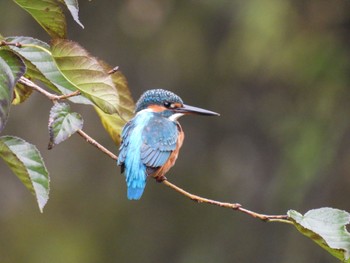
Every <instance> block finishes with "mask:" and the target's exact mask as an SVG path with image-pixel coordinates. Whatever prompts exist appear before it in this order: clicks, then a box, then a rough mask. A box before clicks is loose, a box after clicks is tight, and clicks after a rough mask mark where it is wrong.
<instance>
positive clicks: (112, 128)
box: [95, 107, 126, 145]
mask: <svg viewBox="0 0 350 263" xmlns="http://www.w3.org/2000/svg"><path fill="white" fill-rule="evenodd" d="M95 110H96V112H97V114H98V116H99V117H100V120H101V123H102V125H103V127H104V128H105V130H106V131H107V133H108V134H109V136H110V137H111V138H112V140H113V141H114V142H115V143H116V145H119V144H120V134H121V132H122V129H123V127H124V125H125V123H126V121H125V120H123V119H122V118H121V117H120V116H119V115H118V114H117V113H114V114H107V113H105V112H103V111H102V110H100V109H99V108H97V107H95Z"/></svg>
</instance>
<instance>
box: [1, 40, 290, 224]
mask: <svg viewBox="0 0 350 263" xmlns="http://www.w3.org/2000/svg"><path fill="white" fill-rule="evenodd" d="M1 43H2V42H1ZM10 44H12V43H10ZM116 70H117V68H116ZM111 73H113V72H111ZM19 82H20V83H22V84H23V85H26V86H28V87H31V88H33V89H34V90H36V91H37V92H39V93H41V94H43V95H44V96H46V97H47V98H48V99H49V100H51V101H52V102H53V103H55V102H57V101H59V100H62V99H67V98H69V97H72V96H76V95H79V94H80V93H79V91H75V92H73V93H71V94H67V95H61V96H58V95H55V94H52V93H50V92H48V91H46V90H44V89H43V88H41V87H40V86H38V85H36V84H35V83H34V82H32V81H30V80H29V79H27V78H24V77H21V78H20V80H19ZM77 133H78V134H79V135H80V136H81V137H83V138H84V139H85V140H86V141H87V142H88V143H90V144H91V145H93V146H95V147H96V148H97V149H99V150H100V151H101V152H103V153H104V154H106V155H108V156H109V157H110V158H112V159H113V160H118V156H116V155H115V154H114V153H112V152H111V151H109V150H108V149H106V148H105V147H104V146H102V145H101V144H100V143H98V142H97V141H96V140H94V139H93V138H91V137H90V136H89V135H88V134H86V133H85V132H84V131H83V130H78V131H77ZM162 183H163V184H164V185H166V186H168V187H169V188H171V189H173V190H175V191H176V192H178V193H180V194H182V195H184V196H186V197H188V198H190V199H191V200H193V201H195V202H197V203H206V204H211V205H216V206H219V207H224V208H229V209H233V210H237V211H240V212H242V213H245V214H247V215H250V216H252V217H254V218H258V219H260V220H262V221H265V222H283V223H292V222H291V221H290V219H289V217H288V216H287V215H264V214H259V213H256V212H253V211H250V210H248V209H246V208H243V207H242V206H241V205H240V204H238V203H227V202H219V201H215V200H212V199H208V198H204V197H201V196H198V195H194V194H191V193H189V192H187V191H185V190H184V189H182V188H180V187H178V186H176V185H174V184H172V183H171V182H169V181H168V180H167V179H165V178H164V180H163V181H162Z"/></svg>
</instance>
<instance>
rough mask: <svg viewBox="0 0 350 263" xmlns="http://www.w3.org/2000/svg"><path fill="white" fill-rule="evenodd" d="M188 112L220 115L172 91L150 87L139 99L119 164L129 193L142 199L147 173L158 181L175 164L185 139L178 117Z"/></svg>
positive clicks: (124, 132)
mask: <svg viewBox="0 0 350 263" xmlns="http://www.w3.org/2000/svg"><path fill="white" fill-rule="evenodd" d="M188 114H197V115H204V116H219V114H218V113H216V112H213V111H209V110H205V109H201V108H198V107H193V106H189V105H186V104H184V103H183V101H182V99H181V98H180V97H179V96H178V95H176V94H174V93H173V92H171V91H168V90H163V89H152V90H148V91H146V92H145V93H143V95H142V96H141V97H140V99H139V100H138V101H137V103H136V110H135V116H134V118H132V119H131V120H130V121H129V122H128V123H126V125H125V126H124V127H123V130H122V134H121V145H120V148H119V158H118V161H117V163H118V165H119V166H121V172H122V173H124V174H125V179H126V185H127V197H128V199H129V200H139V199H140V198H141V196H142V194H143V191H144V189H145V187H146V181H147V178H148V177H154V178H155V179H156V180H157V181H158V182H161V181H163V180H165V179H166V178H165V174H166V173H167V172H168V171H169V169H170V168H171V167H172V166H173V165H174V164H175V161H176V159H177V157H178V154H179V150H180V148H181V146H182V143H183V140H184V137H185V136H184V132H183V130H182V128H181V125H180V123H179V122H178V121H177V120H178V118H179V117H181V116H183V115H188Z"/></svg>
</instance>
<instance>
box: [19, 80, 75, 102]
mask: <svg viewBox="0 0 350 263" xmlns="http://www.w3.org/2000/svg"><path fill="white" fill-rule="evenodd" d="M18 82H19V83H21V84H23V85H25V86H27V87H30V88H32V89H34V90H36V91H37V92H39V93H41V94H43V95H44V96H46V97H47V98H48V99H49V100H51V101H59V100H65V99H68V98H70V97H74V96H78V95H80V91H79V90H76V91H74V92H72V93H69V94H64V95H55V94H53V93H50V92H48V91H46V90H45V89H43V88H41V87H40V86H38V85H37V84H35V83H34V82H33V81H31V80H29V79H27V78H25V77H21V78H20V79H19V81H18Z"/></svg>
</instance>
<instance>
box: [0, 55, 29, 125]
mask: <svg viewBox="0 0 350 263" xmlns="http://www.w3.org/2000/svg"><path fill="white" fill-rule="evenodd" d="M25 70H26V67H25V65H24V63H23V61H22V60H21V58H20V57H18V56H17V55H16V54H15V53H13V52H11V51H9V50H3V49H1V50H0V132H1V131H2V130H3V129H4V127H5V124H6V121H7V118H8V115H9V111H10V105H11V101H12V96H13V89H14V87H15V85H16V82H17V81H18V79H19V78H20V77H21V76H22V75H23V74H24V72H25Z"/></svg>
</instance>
